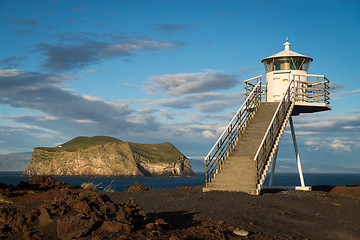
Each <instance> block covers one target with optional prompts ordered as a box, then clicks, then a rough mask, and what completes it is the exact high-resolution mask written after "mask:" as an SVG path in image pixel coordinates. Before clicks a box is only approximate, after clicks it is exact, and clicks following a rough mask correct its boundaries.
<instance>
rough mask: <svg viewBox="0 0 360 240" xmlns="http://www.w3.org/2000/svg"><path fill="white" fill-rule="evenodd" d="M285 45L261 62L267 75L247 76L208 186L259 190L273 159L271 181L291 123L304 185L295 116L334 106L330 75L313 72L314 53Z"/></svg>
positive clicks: (209, 160) (210, 158) (217, 147)
mask: <svg viewBox="0 0 360 240" xmlns="http://www.w3.org/2000/svg"><path fill="white" fill-rule="evenodd" d="M283 45H284V47H285V49H284V50H283V51H281V52H279V53H277V54H274V55H272V56H270V57H267V58H264V59H263V60H262V61H261V62H263V63H264V65H265V70H266V84H263V83H262V80H261V79H262V75H260V76H257V77H254V78H250V79H248V80H245V81H244V82H245V84H246V86H245V89H246V94H245V102H244V103H243V104H242V106H241V107H240V108H239V110H238V111H237V113H236V114H235V116H234V117H233V119H232V120H231V121H230V123H229V124H228V126H227V128H226V129H225V130H224V132H223V133H222V134H221V136H220V137H219V139H218V140H217V142H216V143H215V144H214V146H213V147H212V149H211V150H210V152H209V153H208V155H207V156H206V157H205V160H206V187H205V188H204V189H203V190H204V191H213V190H217V191H241V192H247V193H250V194H259V193H260V191H261V189H262V188H263V183H264V181H265V177H266V174H267V172H268V170H269V168H270V166H271V164H272V169H271V176H270V181H269V185H270V186H271V185H272V181H273V176H274V169H275V163H276V157H277V152H278V146H279V142H280V139H281V137H282V134H283V133H284V131H285V127H286V125H287V123H288V122H289V123H290V129H291V134H292V139H293V143H294V150H295V156H296V162H297V166H298V171H299V177H300V183H301V186H298V187H295V189H298V190H310V189H311V188H310V187H306V186H305V183H304V177H303V173H302V169H301V163H300V155H299V151H298V147H297V143H296V136H295V130H294V125H293V121H292V116H297V115H299V114H303V113H314V112H319V111H327V110H331V107H330V93H329V80H328V79H327V78H326V77H325V76H324V75H316V74H309V73H308V70H309V66H310V63H311V62H312V61H313V59H312V58H310V57H308V56H305V55H302V54H299V53H296V52H294V51H291V50H290V45H291V44H290V43H289V42H288V40H287V39H286V42H285V43H284V44H283Z"/></svg>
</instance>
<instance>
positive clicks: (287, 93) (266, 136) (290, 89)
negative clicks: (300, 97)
mask: <svg viewBox="0 0 360 240" xmlns="http://www.w3.org/2000/svg"><path fill="white" fill-rule="evenodd" d="M293 82H294V81H293V80H291V82H290V83H289V86H288V88H287V90H286V92H285V94H284V96H283V98H282V99H281V101H280V103H279V105H278V107H277V108H276V111H275V113H274V116H273V118H272V119H271V122H270V124H269V127H268V129H267V131H266V133H265V135H264V137H263V139H262V141H261V144H260V146H259V148H258V150H257V152H256V154H255V157H254V161H258V162H257V173H258V178H259V173H260V171H259V170H260V169H259V165H261V164H262V162H259V160H258V158H259V154H260V151H261V149H262V148H263V147H264V145H265V142H266V140H267V138H268V136H269V134H270V131H271V129H272V128H273V125H274V122H275V120H276V118H277V117H278V114H279V112H280V109H281V107H282V106H283V104H284V103H285V100H286V99H287V98H288V99H289V100H290V101H289V105H288V106H287V107H285V109H284V117H285V115H286V112H285V111H287V110H288V107H289V106H290V104H291V101H292V96H291V94H292V92H293V91H292V90H293ZM279 127H280V126H279ZM275 139H276V137H274V139H272V141H275ZM269 146H271V147H272V144H270V145H269ZM265 147H266V146H265ZM268 150H269V149H268ZM265 152H268V151H265ZM266 155H267V154H266ZM258 180H259V179H257V181H258Z"/></svg>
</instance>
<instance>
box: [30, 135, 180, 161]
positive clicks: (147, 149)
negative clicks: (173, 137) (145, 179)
mask: <svg viewBox="0 0 360 240" xmlns="http://www.w3.org/2000/svg"><path fill="white" fill-rule="evenodd" d="M111 142H122V141H121V140H119V139H117V138H113V137H107V136H94V137H76V138H74V139H72V140H70V141H68V142H66V143H64V144H61V145H59V146H57V147H37V148H35V149H40V150H44V151H47V152H65V151H66V152H75V151H77V150H79V149H86V148H89V147H92V146H97V145H103V144H106V143H111ZM129 147H130V149H131V151H132V152H133V153H135V154H137V155H139V156H141V157H143V158H147V159H149V161H150V162H176V161H177V160H178V159H179V158H180V157H182V156H183V155H182V153H181V152H180V151H179V150H178V149H177V148H176V147H174V145H172V144H171V143H169V142H165V143H158V144H140V143H132V142H129ZM119 154H123V153H121V152H119ZM124 157H127V156H124Z"/></svg>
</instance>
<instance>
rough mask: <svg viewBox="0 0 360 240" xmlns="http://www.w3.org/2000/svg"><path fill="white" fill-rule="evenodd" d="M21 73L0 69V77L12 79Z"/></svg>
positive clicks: (15, 70) (14, 70)
mask: <svg viewBox="0 0 360 240" xmlns="http://www.w3.org/2000/svg"><path fill="white" fill-rule="evenodd" d="M20 73H21V71H20V70H18V69H0V77H14V76H17V75H19V74H20Z"/></svg>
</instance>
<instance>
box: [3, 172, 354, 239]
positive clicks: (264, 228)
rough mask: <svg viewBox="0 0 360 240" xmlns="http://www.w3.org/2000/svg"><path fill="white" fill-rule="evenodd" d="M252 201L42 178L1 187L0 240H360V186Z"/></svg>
mask: <svg viewBox="0 0 360 240" xmlns="http://www.w3.org/2000/svg"><path fill="white" fill-rule="evenodd" d="M314 189H315V191H311V192H302V191H281V192H275V193H265V194H262V195H260V196H252V195H248V194H245V193H235V192H207V193H203V192H202V186H197V187H181V188H177V189H163V190H154V189H149V188H147V187H146V186H143V185H141V184H139V183H136V184H135V185H134V186H132V187H130V188H129V189H128V190H127V191H124V192H100V191H94V190H89V189H82V188H76V187H73V186H72V185H69V184H66V183H63V182H60V181H56V180H55V179H53V178H52V177H42V176H37V177H33V178H31V179H29V180H28V181H25V182H21V183H20V184H19V185H18V186H8V185H5V184H1V183H0V238H1V239H17V240H18V239H172V240H176V239H359V238H358V237H359V236H360V229H359V227H358V226H359V224H360V218H359V216H360V194H359V193H360V186H359V185H354V186H351V187H331V186H317V187H314Z"/></svg>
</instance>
